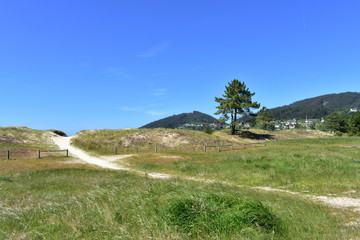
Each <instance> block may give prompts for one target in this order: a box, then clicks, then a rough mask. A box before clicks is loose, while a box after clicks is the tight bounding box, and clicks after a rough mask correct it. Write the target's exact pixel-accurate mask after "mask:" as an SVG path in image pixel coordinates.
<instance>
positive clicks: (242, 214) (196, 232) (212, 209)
mask: <svg viewBox="0 0 360 240" xmlns="http://www.w3.org/2000/svg"><path fill="white" fill-rule="evenodd" d="M168 213H169V216H170V217H169V218H170V220H171V222H172V223H173V224H175V225H176V226H178V228H179V229H181V230H183V231H185V232H187V233H188V234H189V235H191V236H192V237H199V238H204V237H206V236H208V235H225V236H232V235H236V234H239V233H241V232H242V231H243V230H244V229H247V231H248V230H249V229H252V230H253V231H255V232H256V231H260V232H265V233H274V234H283V233H284V232H285V224H284V222H283V221H282V220H281V219H280V218H279V217H278V216H276V215H275V214H274V213H273V211H272V209H271V208H270V207H268V206H266V205H264V204H262V203H261V202H259V201H252V200H244V199H241V198H238V197H234V196H231V195H216V194H197V195H190V196H183V197H180V198H177V199H175V200H172V201H171V202H170V203H169V207H168Z"/></svg>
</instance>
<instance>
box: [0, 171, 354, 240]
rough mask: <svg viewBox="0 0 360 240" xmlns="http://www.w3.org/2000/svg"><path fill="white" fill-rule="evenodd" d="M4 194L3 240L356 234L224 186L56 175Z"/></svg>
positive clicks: (7, 185)
mask: <svg viewBox="0 0 360 240" xmlns="http://www.w3.org/2000/svg"><path fill="white" fill-rule="evenodd" d="M0 189H1V191H0V202H1V205H0V215H1V217H0V239H344V238H348V237H352V236H356V231H355V229H352V228H351V227H345V226H343V225H342V224H343V222H342V217H344V216H343V214H346V213H345V212H342V211H338V210H336V211H335V213H336V215H334V214H333V213H334V210H330V209H328V208H326V207H323V206H320V205H317V204H313V203H309V202H307V201H305V200H302V199H298V198H296V197H294V196H288V195H284V194H276V193H267V192H261V191H254V190H249V189H246V188H236V187H229V186H225V185H221V184H205V183H196V182H192V181H183V180H179V179H173V180H154V179H148V178H144V177H139V176H135V175H131V174H127V173H124V172H115V171H100V170H97V171H95V170H80V169H78V170H74V169H68V170H65V169H58V170H46V171H34V172H24V173H22V174H7V175H4V176H2V177H1V178H0ZM181 209H183V210H184V211H182V210H181ZM250 216H252V217H251V218H250ZM185 219H188V220H189V221H185Z"/></svg>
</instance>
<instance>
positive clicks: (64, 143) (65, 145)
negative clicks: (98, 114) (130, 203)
mask: <svg viewBox="0 0 360 240" xmlns="http://www.w3.org/2000/svg"><path fill="white" fill-rule="evenodd" d="M73 137H74V136H72V137H61V136H54V137H53V138H52V140H53V141H54V143H55V144H56V145H58V146H59V148H60V149H68V150H69V152H70V154H72V155H73V156H75V157H77V158H79V159H80V160H82V161H84V162H86V163H89V164H92V165H96V166H98V167H102V168H107V169H114V170H124V171H130V172H134V173H137V174H140V175H143V176H148V177H153V178H170V177H173V176H171V175H169V174H163V173H148V172H143V171H138V170H134V169H131V168H127V167H124V166H121V165H119V164H116V163H113V161H116V160H119V159H123V158H127V157H129V156H131V155H119V156H103V157H95V156H91V155H89V154H87V153H86V152H84V151H82V150H80V149H78V148H76V147H74V146H72V145H71V144H70V142H71V139H72V138H73Z"/></svg>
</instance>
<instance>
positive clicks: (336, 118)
mask: <svg viewBox="0 0 360 240" xmlns="http://www.w3.org/2000/svg"><path fill="white" fill-rule="evenodd" d="M325 127H326V128H327V129H328V130H330V131H332V132H336V131H339V132H343V133H344V132H346V130H347V127H348V123H347V121H346V118H345V116H344V115H343V114H340V113H337V112H332V113H330V114H329V115H328V116H327V117H326V120H325Z"/></svg>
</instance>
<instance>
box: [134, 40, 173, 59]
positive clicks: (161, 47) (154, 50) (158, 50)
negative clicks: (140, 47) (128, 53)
mask: <svg viewBox="0 0 360 240" xmlns="http://www.w3.org/2000/svg"><path fill="white" fill-rule="evenodd" d="M169 47H170V43H169V42H163V43H161V44H157V45H153V46H151V47H150V48H149V49H148V50H146V51H144V52H141V53H139V54H138V55H136V56H137V57H139V58H151V57H156V56H158V55H160V54H163V53H165V52H167V51H168V49H169Z"/></svg>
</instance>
